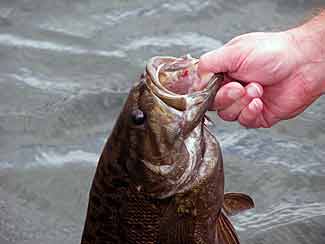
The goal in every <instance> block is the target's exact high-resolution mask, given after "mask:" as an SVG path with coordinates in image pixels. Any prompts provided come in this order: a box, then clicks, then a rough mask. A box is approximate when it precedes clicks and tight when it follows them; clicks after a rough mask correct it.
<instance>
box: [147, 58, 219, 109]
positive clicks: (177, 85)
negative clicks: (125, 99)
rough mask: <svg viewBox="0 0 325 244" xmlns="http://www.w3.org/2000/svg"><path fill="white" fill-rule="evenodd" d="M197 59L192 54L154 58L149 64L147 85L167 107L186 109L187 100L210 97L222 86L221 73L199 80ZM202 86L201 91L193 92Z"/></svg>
mask: <svg viewBox="0 0 325 244" xmlns="http://www.w3.org/2000/svg"><path fill="white" fill-rule="evenodd" d="M198 61H199V60H198V59H195V58H192V57H191V56H190V55H187V56H184V57H180V58H175V57H166V56H162V57H159V56H158V57H153V58H152V59H150V61H149V63H148V65H147V84H148V86H149V88H150V89H151V90H152V91H153V92H154V94H155V95H157V96H158V97H159V98H160V99H162V100H163V101H164V102H165V103H167V104H168V105H170V106H172V107H174V108H176V109H178V110H183V111H184V110H186V108H187V106H186V105H187V103H188V100H189V99H190V98H191V97H194V94H195V95H197V96H205V97H207V96H209V94H212V93H214V92H213V91H216V89H217V88H218V87H219V84H220V80H222V79H223V76H222V75H221V74H211V75H209V76H206V77H204V78H202V77H199V75H198V72H197V68H198ZM197 85H199V86H200V87H202V88H201V90H200V91H196V90H195V89H194V87H195V86H197Z"/></svg>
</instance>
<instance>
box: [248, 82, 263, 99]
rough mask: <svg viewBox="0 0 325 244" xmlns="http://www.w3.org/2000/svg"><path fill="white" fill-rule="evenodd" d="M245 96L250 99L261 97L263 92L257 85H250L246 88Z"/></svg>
mask: <svg viewBox="0 0 325 244" xmlns="http://www.w3.org/2000/svg"><path fill="white" fill-rule="evenodd" d="M247 94H248V95H249V96H250V97H261V96H262V95H263V92H262V90H261V88H260V87H259V86H258V85H256V84H250V85H249V86H248V88H247Z"/></svg>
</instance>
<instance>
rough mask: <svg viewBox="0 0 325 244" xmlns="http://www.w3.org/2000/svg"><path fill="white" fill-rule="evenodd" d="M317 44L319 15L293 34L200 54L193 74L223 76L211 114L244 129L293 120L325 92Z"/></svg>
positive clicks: (322, 25)
mask: <svg viewBox="0 0 325 244" xmlns="http://www.w3.org/2000/svg"><path fill="white" fill-rule="evenodd" d="M323 43H325V11H323V12H321V13H320V14H319V15H318V16H316V17H314V18H313V19H311V20H310V21H309V22H307V23H305V24H304V25H302V26H299V27H297V28H293V29H290V30H287V31H283V32H270V33H265V32H258V33H248V34H244V35H241V36H238V37H236V38H234V39H232V40H231V41H229V42H228V43H227V44H225V45H224V46H223V47H221V48H219V49H217V50H214V51H211V52H209V53H206V54H204V55H203V56H201V58H200V61H199V74H200V75H201V76H204V75H205V74H206V73H209V72H213V73H219V72H222V73H224V74H225V76H226V82H225V83H224V85H223V86H222V87H221V88H220V90H219V91H218V93H217V95H216V97H215V100H214V103H213V105H212V106H211V109H212V110H216V111H217V113H218V115H219V116H220V117H221V118H222V119H224V120H226V121H238V122H239V123H240V124H241V125H243V126H245V127H249V128H259V127H265V128H267V127H271V126H273V125H274V124H276V123H277V122H279V121H281V120H287V119H290V118H293V117H295V116H297V115H298V114H300V113H302V112H303V111H304V110H305V109H306V108H307V107H308V106H309V105H310V104H312V103H313V102H314V101H315V100H316V99H317V98H319V97H320V96H321V95H322V94H324V92H325V72H324V70H325V46H324V44H323ZM202 86H203V84H202V82H197V83H196V84H194V87H195V89H197V90H199V89H201V87H202Z"/></svg>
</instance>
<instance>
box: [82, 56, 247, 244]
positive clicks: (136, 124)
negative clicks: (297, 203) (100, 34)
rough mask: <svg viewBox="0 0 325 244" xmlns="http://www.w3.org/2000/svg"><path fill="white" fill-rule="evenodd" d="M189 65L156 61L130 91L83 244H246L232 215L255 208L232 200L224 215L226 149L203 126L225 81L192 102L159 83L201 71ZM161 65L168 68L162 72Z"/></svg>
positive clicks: (94, 191)
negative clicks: (238, 235) (229, 215)
mask: <svg viewBox="0 0 325 244" xmlns="http://www.w3.org/2000/svg"><path fill="white" fill-rule="evenodd" d="M187 58H188V59H189V60H187ZM187 58H183V59H175V60H176V61H174V59H173V58H171V57H168V58H164V57H163V58H157V59H153V61H152V66H149V68H148V67H147V75H146V76H145V77H144V78H143V79H142V80H141V81H140V82H138V83H137V84H136V85H135V86H134V87H133V88H132V90H131V91H130V95H129V97H128V99H127V101H126V104H125V106H124V108H123V111H122V112H121V114H120V116H119V118H118V121H117V123H116V125H115V128H114V129H113V132H112V134H111V136H110V137H109V139H108V141H107V143H106V145H105V147H104V149H103V152H102V155H101V157H100V160H99V163H98V166H97V170H96V174H95V176H94V180H93V184H92V187H91V191H90V194H89V205H88V212H87V217H86V222H85V226H84V231H83V235H82V240H81V243H82V244H99V243H103V244H104V243H105V244H108V243H112V244H151V243H152V244H217V243H239V241H238V238H237V236H236V233H235V232H234V229H233V227H232V225H231V224H230V222H229V220H228V219H227V217H226V215H225V212H228V213H231V212H235V211H236V210H241V209H247V208H250V207H252V205H253V203H252V201H251V199H250V198H249V197H248V196H246V195H238V194H234V193H232V195H231V197H229V198H227V201H226V202H227V207H225V209H224V210H223V204H224V172H223V162H222V156H221V150H220V147H219V144H218V142H217V140H216V139H215V137H214V136H213V135H212V134H211V133H210V132H209V130H208V129H207V127H206V126H205V125H204V113H205V111H206V110H207V107H208V105H209V104H210V103H211V101H212V99H213V98H214V96H215V94H216V91H217V88H218V84H217V82H219V80H218V79H220V77H219V76H214V77H212V78H211V80H210V83H211V84H210V83H209V84H208V85H207V88H206V89H205V90H203V91H202V92H200V93H193V95H192V94H190V95H186V96H185V95H183V96H179V95H177V94H174V93H173V92H171V91H168V89H167V88H168V84H166V83H164V84H163V83H162V82H161V80H163V79H162V78H161V77H158V76H159V75H160V74H163V75H167V78H168V79H167V81H171V80H172V79H173V78H175V77H176V80H177V79H179V77H180V76H179V75H181V76H183V75H184V72H183V71H184V70H187V72H185V73H188V72H192V71H196V70H195V67H196V66H195V62H193V60H194V61H195V59H192V58H189V57H187ZM157 60H158V61H157ZM166 60H168V61H166ZM155 62H157V63H158V64H157V63H155ZM159 62H161V63H164V62H165V63H168V64H169V67H168V66H167V68H166V67H165V70H164V72H161V73H159V69H160V68H164V67H163V66H159V65H161V64H160V63H159ZM177 62H179V63H180V64H181V65H182V68H181V69H180V70H181V73H179V72H178V71H179V70H178V69H177V65H178V63H177ZM187 62H188V64H187ZM184 63H185V65H184ZM175 66H176V68H175ZM183 66H184V67H183ZM170 67H172V68H173V69H172V71H169V69H168V68H170ZM151 68H154V72H157V73H154V74H153V72H152V70H150V69H151ZM174 68H175V69H174ZM148 69H149V70H148ZM170 70H171V68H170ZM175 70H176V71H175ZM168 72H171V73H170V74H168ZM175 72H178V73H176V74H175ZM155 75H156V76H155ZM157 77H158V78H157ZM191 79H192V78H191ZM157 81H159V82H160V83H158V84H154V83H155V82H157ZM161 86H164V87H161ZM166 87H167V88H166ZM226 196H227V195H226ZM226 196H225V197H226ZM229 196H230V195H229Z"/></svg>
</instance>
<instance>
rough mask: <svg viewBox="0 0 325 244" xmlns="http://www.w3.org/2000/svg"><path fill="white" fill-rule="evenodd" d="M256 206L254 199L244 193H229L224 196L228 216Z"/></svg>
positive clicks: (224, 205) (224, 207) (224, 206)
mask: <svg viewBox="0 0 325 244" xmlns="http://www.w3.org/2000/svg"><path fill="white" fill-rule="evenodd" d="M254 206H255V204H254V201H253V199H252V198H251V197H250V196H248V195H246V194H244V193H239V192H229V193H225V195H224V203H223V209H224V210H225V212H226V213H227V215H235V214H237V213H239V212H241V211H244V210H247V209H251V208H254Z"/></svg>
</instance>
